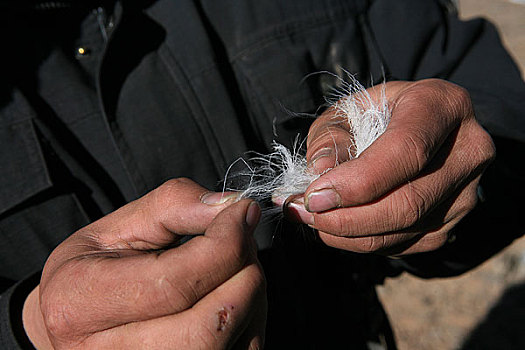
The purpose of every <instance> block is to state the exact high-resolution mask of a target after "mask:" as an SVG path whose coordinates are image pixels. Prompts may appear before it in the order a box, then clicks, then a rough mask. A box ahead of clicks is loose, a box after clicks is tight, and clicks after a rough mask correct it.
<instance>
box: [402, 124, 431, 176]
mask: <svg viewBox="0 0 525 350" xmlns="http://www.w3.org/2000/svg"><path fill="white" fill-rule="evenodd" d="M402 139H403V141H404V142H403V144H402V145H401V149H400V156H399V159H406V160H407V162H406V163H405V164H403V166H404V168H405V176H406V178H410V177H412V175H413V174H415V173H418V172H419V171H421V170H422V169H423V168H424V167H425V165H426V164H427V162H428V160H429V158H430V152H431V150H432V148H433V147H432V145H430V144H429V142H428V141H427V139H428V138H427V137H425V135H424V132H423V131H422V130H419V129H417V128H415V127H413V128H412V130H411V132H410V133H409V134H408V135H407V136H405V137H404V138H402Z"/></svg>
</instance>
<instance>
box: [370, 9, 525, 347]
mask: <svg viewBox="0 0 525 350" xmlns="http://www.w3.org/2000/svg"><path fill="white" fill-rule="evenodd" d="M520 3H521V4H520ZM459 11H460V16H461V17H462V18H465V19H468V18H472V17H485V18H488V19H490V20H491V21H492V22H495V23H496V24H497V25H498V27H499V30H500V33H501V35H502V36H503V41H504V43H505V45H506V47H507V48H508V49H509V50H510V51H511V54H512V56H513V57H514V59H515V61H516V62H517V63H518V64H519V65H520V68H521V71H522V76H523V72H524V71H525V0H514V1H511V0H459ZM521 156H522V157H523V159H525V155H521ZM524 186H525V184H524ZM524 211H525V206H524ZM378 292H379V295H380V298H381V300H382V301H383V304H384V306H385V308H386V310H387V313H388V315H389V317H390V320H391V322H392V326H393V328H394V332H395V334H396V339H397V342H398V346H399V349H400V350H413V349H418V350H420V349H421V350H426V349H432V350H434V349H438V350H442V349H443V350H449V349H461V350H467V349H476V350H478V349H490V350H494V349H496V350H498V349H504V350H513V349H525V237H523V238H521V239H519V240H517V241H515V242H514V244H512V245H511V246H510V247H508V248H507V249H506V250H504V251H503V252H501V253H500V254H498V255H497V256H495V257H494V258H492V259H491V260H489V261H488V262H486V263H485V264H483V265H482V266H481V267H478V268H477V269H475V270H473V271H470V272H468V273H466V274H464V275H463V276H461V277H457V278H451V279H434V280H421V279H418V278H416V277H413V276H409V275H407V274H404V275H402V276H400V277H399V278H396V279H389V280H387V281H386V283H385V285H384V286H382V287H379V288H378Z"/></svg>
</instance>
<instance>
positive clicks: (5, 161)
mask: <svg viewBox="0 0 525 350" xmlns="http://www.w3.org/2000/svg"><path fill="white" fill-rule="evenodd" d="M0 142H2V150H1V152H0V164H1V165H2V166H1V169H2V170H1V172H0V215H2V214H4V213H5V212H6V211H7V210H9V209H10V208H13V207H15V206H17V205H18V204H21V203H22V202H24V201H25V200H27V199H29V198H31V197H32V196H34V195H36V194H37V193H39V192H42V191H44V190H46V189H48V188H50V187H51V186H52V183H51V180H50V178H49V174H48V171H47V168H46V165H45V161H44V157H43V154H42V150H41V148H40V145H39V143H38V140H37V136H36V133H35V129H34V126H33V121H32V119H25V120H22V121H18V122H14V123H12V124H9V125H2V126H0Z"/></svg>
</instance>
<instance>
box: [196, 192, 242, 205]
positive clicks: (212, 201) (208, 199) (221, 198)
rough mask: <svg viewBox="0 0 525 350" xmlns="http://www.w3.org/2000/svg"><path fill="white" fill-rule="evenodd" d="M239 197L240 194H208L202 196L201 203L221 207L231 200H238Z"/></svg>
mask: <svg viewBox="0 0 525 350" xmlns="http://www.w3.org/2000/svg"><path fill="white" fill-rule="evenodd" d="M238 197H239V194H238V193H222V192H207V193H205V194H203V195H202V196H201V202H202V203H204V204H208V205H219V204H224V203H226V202H227V201H229V200H236V199H237V198H238Z"/></svg>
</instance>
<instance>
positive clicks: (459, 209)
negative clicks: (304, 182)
mask: <svg viewBox="0 0 525 350" xmlns="http://www.w3.org/2000/svg"><path fill="white" fill-rule="evenodd" d="M478 181H479V178H478V179H476V180H475V181H473V182H472V183H471V184H469V185H468V186H467V187H465V188H464V189H463V190H462V191H461V192H460V193H459V194H457V195H456V196H454V197H453V198H451V199H449V200H447V202H446V203H443V204H442V205H440V206H439V207H438V208H437V209H436V210H435V211H434V212H433V213H432V215H431V216H429V218H427V219H426V220H424V221H423V222H421V223H418V225H416V226H414V227H410V228H408V229H406V230H402V231H397V232H387V233H383V234H380V235H370V236H359V237H351V236H350V237H343V236H334V235H332V234H329V233H326V232H321V231H319V237H320V239H321V240H322V241H323V242H324V243H325V244H327V245H329V246H331V247H336V248H339V249H345V250H349V251H354V252H359V253H380V254H384V255H407V254H415V253H421V252H427V251H433V250H435V249H438V248H440V247H441V246H443V245H444V244H445V243H446V242H447V241H448V239H449V232H450V230H452V228H453V227H454V226H455V225H457V223H458V222H459V221H460V220H461V219H462V218H463V217H464V216H466V215H467V214H468V213H469V212H470V211H471V210H472V209H473V208H474V206H475V205H476V202H477V196H476V194H475V192H476V188H477V184H478Z"/></svg>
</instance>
